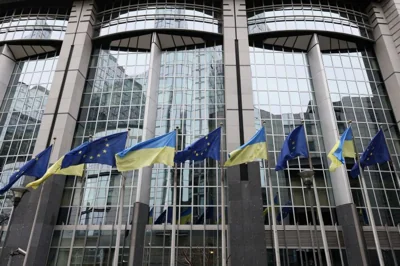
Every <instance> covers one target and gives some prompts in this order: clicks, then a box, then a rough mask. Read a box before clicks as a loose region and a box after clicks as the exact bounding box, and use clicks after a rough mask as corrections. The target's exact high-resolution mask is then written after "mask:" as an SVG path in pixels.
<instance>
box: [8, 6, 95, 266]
mask: <svg viewBox="0 0 400 266" xmlns="http://www.w3.org/2000/svg"><path fill="white" fill-rule="evenodd" d="M94 14H95V6H94V0H84V1H75V2H74V3H73V6H72V10H71V15H70V18H69V23H68V28H67V32H66V34H65V38H64V41H63V45H62V47H61V51H60V55H59V59H58V63H57V67H56V71H55V74H54V78H53V83H52V85H51V90H50V94H49V98H48V101H47V104H46V108H45V111H44V115H43V118H42V124H41V126H40V130H39V134H38V137H37V141H36V146H35V150H34V154H37V153H38V152H40V151H41V150H43V149H45V148H46V147H47V146H48V145H49V144H50V143H51V142H52V139H53V137H57V142H56V144H55V146H54V148H53V153H52V156H51V159H50V162H51V163H54V162H55V161H56V160H57V159H58V158H59V157H61V156H62V155H63V154H65V153H66V152H68V151H69V150H70V149H71V145H72V140H73V136H74V131H75V125H76V120H77V117H78V112H79V107H80V102H81V97H82V92H83V88H84V84H85V79H86V73H87V69H88V66H89V60H90V54H91V50H92V34H93V29H92V27H93V24H94ZM31 180H32V179H30V178H25V183H27V182H29V181H31ZM64 183H65V177H64V176H54V177H53V178H50V179H48V180H47V181H46V182H45V184H44V191H43V196H42V201H41V204H40V208H39V213H38V218H37V223H36V226H35V228H34V235H33V238H32V243H31V248H30V250H29V255H28V259H27V262H28V263H27V265H46V260H47V255H48V250H49V248H50V243H51V238H52V234H53V229H54V225H55V224H56V221H57V216H58V211H59V209H60V204H61V198H62V194H63V189H64ZM39 193H40V190H39V189H37V190H35V191H32V192H30V193H28V194H26V195H25V196H24V197H23V199H22V201H21V203H20V205H19V206H18V208H16V211H15V214H14V215H15V216H14V218H13V223H12V224H11V226H10V229H9V237H8V241H7V243H6V244H5V246H6V248H5V250H4V251H3V253H2V256H1V261H0V264H1V265H6V264H7V260H8V254H9V253H10V251H11V250H15V249H16V248H22V249H24V250H25V249H26V247H27V243H28V239H29V235H30V232H31V227H32V220H33V217H34V215H35V211H36V206H37V203H38V198H39ZM32 206H33V208H32ZM22 261H23V257H21V256H16V257H14V259H13V262H12V265H15V266H17V265H22Z"/></svg>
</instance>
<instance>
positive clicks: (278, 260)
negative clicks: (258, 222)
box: [263, 121, 281, 266]
mask: <svg viewBox="0 0 400 266" xmlns="http://www.w3.org/2000/svg"><path fill="white" fill-rule="evenodd" d="M265 125H266V122H265V121H264V122H263V127H264V132H265V142H266V143H267V158H268V159H267V164H266V163H265V159H264V165H266V166H267V171H268V183H269V200H270V202H271V213H272V214H271V216H272V217H271V220H270V223H271V222H272V231H273V236H274V239H273V242H274V250H275V263H276V265H277V266H280V265H281V257H280V254H279V238H278V230H277V227H276V212H275V202H274V191H273V189H272V174H271V167H270V163H269V162H270V159H269V154H268V142H267V130H266V129H265ZM268 216H269V215H268Z"/></svg>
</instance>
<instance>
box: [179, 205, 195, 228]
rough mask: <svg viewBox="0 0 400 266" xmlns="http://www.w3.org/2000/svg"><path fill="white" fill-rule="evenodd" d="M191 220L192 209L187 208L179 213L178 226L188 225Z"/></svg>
mask: <svg viewBox="0 0 400 266" xmlns="http://www.w3.org/2000/svg"><path fill="white" fill-rule="evenodd" d="M191 220H192V208H187V209H186V210H184V211H182V212H181V218H180V224H190V221H191Z"/></svg>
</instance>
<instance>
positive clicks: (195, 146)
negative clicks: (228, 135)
mask: <svg viewBox="0 0 400 266" xmlns="http://www.w3.org/2000/svg"><path fill="white" fill-rule="evenodd" d="M220 148H221V128H220V127H219V128H217V129H215V130H214V131H212V132H211V133H209V134H208V135H207V136H204V137H202V138H201V139H198V140H197V141H196V142H194V143H192V144H191V145H190V146H188V147H186V148H185V149H184V150H183V151H179V152H177V153H176V154H175V158H174V161H175V162H176V163H184V162H185V161H187V160H190V161H202V160H204V159H205V158H211V159H214V160H217V161H219V160H220Z"/></svg>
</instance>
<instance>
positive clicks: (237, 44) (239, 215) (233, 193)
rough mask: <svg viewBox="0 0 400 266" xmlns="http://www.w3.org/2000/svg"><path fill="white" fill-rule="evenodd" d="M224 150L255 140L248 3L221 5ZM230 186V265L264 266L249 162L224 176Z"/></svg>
mask: <svg viewBox="0 0 400 266" xmlns="http://www.w3.org/2000/svg"><path fill="white" fill-rule="evenodd" d="M223 9H224V13H223V34H224V70H225V71H224V73H225V112H226V144H227V151H228V152H229V151H232V150H234V149H236V148H238V147H239V146H240V145H241V144H243V143H244V142H246V141H247V140H249V139H250V138H251V136H253V135H254V133H255V132H256V131H255V127H254V110H253V91H252V88H251V84H252V82H251V79H252V77H251V69H250V54H249V39H248V30H247V16H246V2H245V1H244V0H224V1H223ZM226 180H227V184H228V194H229V195H228V202H227V203H228V231H229V233H228V241H227V242H228V252H227V257H228V258H229V261H228V262H229V265H231V266H236V265H238V266H239V265H253V266H256V265H266V264H267V256H266V241H265V232H264V231H265V230H264V223H263V219H262V198H261V184H260V167H259V164H258V163H249V164H247V165H245V164H244V165H240V166H235V167H230V168H228V169H227V171H226Z"/></svg>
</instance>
